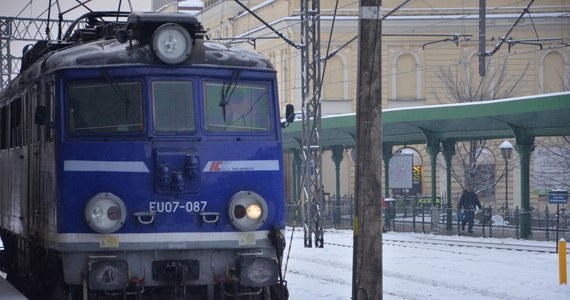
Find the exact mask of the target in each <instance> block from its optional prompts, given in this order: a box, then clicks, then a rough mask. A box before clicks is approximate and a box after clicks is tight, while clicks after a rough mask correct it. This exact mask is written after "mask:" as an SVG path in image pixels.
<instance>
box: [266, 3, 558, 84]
mask: <svg viewBox="0 0 570 300" xmlns="http://www.w3.org/2000/svg"><path fill="white" fill-rule="evenodd" d="M519 2H520V1H519ZM515 3H518V2H513V3H509V4H506V5H503V6H497V7H494V8H491V9H490V10H491V11H494V10H499V9H502V8H509V6H510V5H512V4H515ZM324 14H325V13H323V15H324ZM474 15H475V13H473V14H468V15H464V16H459V17H457V18H454V19H449V18H446V19H444V20H440V21H438V22H432V23H431V24H428V25H425V26H423V28H429V27H431V26H435V25H441V24H443V23H446V22H450V21H453V20H458V19H465V18H468V17H469V16H474ZM562 16H564V15H562ZM551 18H555V17H549V18H548V19H551ZM545 22H546V21H545ZM533 23H534V22H533ZM520 26H521V25H519V28H520ZM522 26H529V25H528V24H526V25H522ZM499 32H500V29H497V30H496V31H494V32H487V35H492V34H494V33H499ZM344 36H347V35H344ZM341 37H342V36H341ZM416 42H417V41H416ZM410 43H414V42H413V41H410ZM442 47H447V46H445V45H441V46H437V47H435V48H434V49H431V50H437V49H438V48H442ZM277 48H280V46H275V47H273V48H270V49H265V50H264V52H270V51H272V49H277ZM418 51H419V50H416V51H411V53H413V52H418ZM520 53H521V52H520V51H519V52H518V53H515V54H505V55H504V56H507V55H517V54H520ZM294 57H295V56H293V58H294ZM458 64H461V62H459V63H456V65H458ZM349 67H350V68H354V66H349ZM433 68H434V67H428V68H426V67H425V66H423V67H422V70H429V69H433ZM388 75H393V74H388ZM295 89H299V87H297V88H295Z"/></svg>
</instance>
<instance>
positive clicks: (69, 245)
mask: <svg viewBox="0 0 570 300" xmlns="http://www.w3.org/2000/svg"><path fill="white" fill-rule="evenodd" d="M108 25H109V24H97V23H96V22H95V24H94V25H93V26H92V27H90V28H85V29H81V30H78V31H76V32H75V33H73V35H71V39H76V40H78V41H81V43H80V45H77V46H74V47H69V48H66V49H63V50H59V51H58V52H56V53H54V54H53V55H51V56H49V57H48V58H46V60H45V63H44V66H48V67H51V68H53V69H54V70H56V71H55V72H53V78H54V85H55V88H54V90H55V91H56V92H55V95H56V97H55V98H56V99H58V100H56V102H57V103H56V104H55V105H54V106H55V107H56V109H55V113H54V114H55V116H56V117H55V118H54V126H55V127H56V128H58V134H57V136H58V138H57V145H56V149H57V151H56V153H57V155H56V156H55V160H56V161H55V165H56V172H57V174H58V181H57V190H58V191H59V192H58V199H59V200H58V205H57V233H56V234H55V236H54V237H53V244H54V248H55V249H57V251H58V252H59V253H61V257H62V262H63V273H64V278H65V283H66V284H68V285H71V286H76V287H80V286H82V288H81V289H82V290H89V291H91V293H99V294H103V293H106V294H124V293H139V294H140V293H143V291H146V292H148V291H150V290H153V289H157V288H159V287H162V288H164V287H166V290H169V291H173V292H174V293H175V294H176V295H178V296H177V297H179V296H180V295H188V297H189V298H192V299H194V298H195V299H205V298H209V299H214V298H223V297H224V296H236V297H241V296H250V295H260V296H261V298H262V299H282V298H285V296H283V295H284V294H285V293H284V292H283V290H284V285H283V283H282V282H281V281H280V278H279V274H280V268H281V266H280V259H281V255H282V250H283V248H284V247H285V245H284V238H283V236H282V230H283V229H284V192H283V167H282V164H283V162H282V145H281V133H280V120H279V107H278V101H277V84H276V76H275V71H274V70H273V68H272V67H271V64H270V63H269V62H268V61H267V60H266V59H265V58H263V57H262V56H261V55H259V54H257V53H253V52H249V51H244V50H241V49H239V48H236V47H230V46H228V45H223V44H217V43H212V42H209V41H205V40H203V32H202V31H201V26H200V24H199V22H198V21H197V20H196V19H195V18H194V17H192V16H189V15H185V14H163V13H131V14H130V15H129V17H128V21H127V22H126V26H124V27H117V26H115V25H116V24H111V25H113V27H112V28H113V33H114V36H116V39H104V38H103V39H98V40H93V41H89V38H90V36H91V34H93V33H95V34H98V33H99V32H105V30H104V29H105V27H109V26H108ZM163 290H165V289H163Z"/></svg>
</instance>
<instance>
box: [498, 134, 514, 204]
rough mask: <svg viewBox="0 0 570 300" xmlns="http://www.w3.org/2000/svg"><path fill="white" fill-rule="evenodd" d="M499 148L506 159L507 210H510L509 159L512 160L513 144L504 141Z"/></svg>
mask: <svg viewBox="0 0 570 300" xmlns="http://www.w3.org/2000/svg"><path fill="white" fill-rule="evenodd" d="M499 148H500V149H501V154H502V155H503V158H504V159H505V209H506V210H509V201H508V198H509V196H508V195H509V194H508V191H509V189H508V186H509V159H510V158H511V154H513V144H511V143H509V141H504V142H503V143H502V144H501V146H499Z"/></svg>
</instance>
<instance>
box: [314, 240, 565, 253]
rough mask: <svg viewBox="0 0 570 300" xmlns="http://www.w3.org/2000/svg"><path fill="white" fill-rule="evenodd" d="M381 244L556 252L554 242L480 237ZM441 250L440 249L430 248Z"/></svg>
mask: <svg viewBox="0 0 570 300" xmlns="http://www.w3.org/2000/svg"><path fill="white" fill-rule="evenodd" d="M382 244H383V245H393V246H401V247H415V248H426V247H422V246H429V245H435V246H451V247H467V248H486V249H502V250H512V251H527V252H538V253H556V244H554V243H553V244H552V246H541V245H525V244H517V243H509V242H488V241H482V240H480V239H477V240H473V241H464V240H462V241H458V240H453V239H429V240H428V239H426V240H421V239H418V240H414V241H410V240H398V239H390V238H384V239H383V240H382ZM325 245H331V246H336V247H348V248H352V245H347V244H338V243H327V242H325ZM432 250H438V251H442V249H435V248H434V249H432ZM444 251H445V252H457V251H453V250H450V249H449V248H447V249H445V250H444Z"/></svg>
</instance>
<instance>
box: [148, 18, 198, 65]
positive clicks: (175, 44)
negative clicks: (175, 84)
mask: <svg viewBox="0 0 570 300" xmlns="http://www.w3.org/2000/svg"><path fill="white" fill-rule="evenodd" d="M152 49H153V51H154V54H155V55H156V56H157V57H158V58H159V59H160V60H161V61H162V62H164V63H167V64H178V63H181V62H183V61H184V60H186V58H188V56H190V52H192V37H190V34H189V33H188V31H186V29H184V27H182V26H180V25H178V24H175V23H166V24H164V25H162V26H160V27H158V29H157V30H156V31H155V32H154V34H153V36H152Z"/></svg>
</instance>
